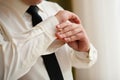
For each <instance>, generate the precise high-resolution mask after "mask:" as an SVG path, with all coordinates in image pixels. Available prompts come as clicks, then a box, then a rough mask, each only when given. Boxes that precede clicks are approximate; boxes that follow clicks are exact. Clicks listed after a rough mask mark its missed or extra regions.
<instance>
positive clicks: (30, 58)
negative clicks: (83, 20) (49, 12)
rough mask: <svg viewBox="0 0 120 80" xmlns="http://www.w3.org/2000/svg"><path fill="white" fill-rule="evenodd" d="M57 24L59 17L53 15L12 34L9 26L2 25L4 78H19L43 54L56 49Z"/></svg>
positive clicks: (1, 40) (0, 38) (0, 34)
mask: <svg viewBox="0 0 120 80" xmlns="http://www.w3.org/2000/svg"><path fill="white" fill-rule="evenodd" d="M57 24H58V20H57V18H56V17H55V16H51V17H49V18H48V19H46V20H45V21H43V22H41V23H40V24H38V25H37V26H36V27H34V28H32V29H30V30H26V31H24V32H21V33H19V32H18V33H14V32H13V34H12V35H11V33H12V32H10V31H9V29H8V28H6V27H5V26H2V25H1V26H0V28H1V33H0V53H1V54H2V57H3V59H2V62H3V64H4V79H3V80H17V79H18V78H19V77H21V76H22V75H24V74H25V73H27V72H28V71H29V70H30V68H31V67H32V66H33V65H34V64H35V62H36V61H37V59H38V58H39V57H40V56H41V55H45V54H49V53H51V52H54V50H56V48H55V47H54V49H53V48H52V45H51V44H52V43H53V42H54V41H55V40H56V37H55V32H56V25H57ZM8 26H9V25H8ZM8 26H7V27H8ZM10 27H11V26H10ZM11 28H12V27H11ZM61 45H63V44H61ZM61 45H59V46H61ZM50 46H51V47H50Z"/></svg>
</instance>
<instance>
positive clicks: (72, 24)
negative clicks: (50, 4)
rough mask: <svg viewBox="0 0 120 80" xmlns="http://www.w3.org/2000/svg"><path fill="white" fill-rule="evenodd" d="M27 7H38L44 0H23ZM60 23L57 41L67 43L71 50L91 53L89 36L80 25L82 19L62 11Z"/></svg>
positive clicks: (59, 18)
mask: <svg viewBox="0 0 120 80" xmlns="http://www.w3.org/2000/svg"><path fill="white" fill-rule="evenodd" d="M22 1H23V2H24V3H25V4H27V5H36V4H38V3H41V2H42V1H43V0H22ZM55 16H56V18H57V19H58V21H59V23H60V24H58V25H57V26H56V29H57V31H56V34H55V35H56V37H57V39H59V40H61V41H63V42H65V43H67V44H68V45H69V46H70V47H71V48H73V49H75V50H77V51H82V52H89V48H90V42H89V39H88V36H87V34H86V32H85V30H84V28H83V26H82V25H81V23H80V19H79V17H78V16H77V15H75V14H74V13H72V12H69V11H66V10H61V11H59V12H58V13H57V14H56V15H55Z"/></svg>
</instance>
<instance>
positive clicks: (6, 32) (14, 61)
mask: <svg viewBox="0 0 120 80" xmlns="http://www.w3.org/2000/svg"><path fill="white" fill-rule="evenodd" d="M37 6H38V7H39V14H40V15H41V17H42V19H43V21H42V22H41V23H39V24H37V25H36V26H35V27H32V22H31V15H29V14H27V13H26V10H27V9H28V7H29V6H28V5H25V4H24V3H22V2H21V1H20V0H12V1H11V0H8V1H1V2H0V65H1V67H0V80H49V76H48V74H47V71H46V69H45V66H44V64H43V60H42V58H41V55H46V54H51V53H53V52H55V54H56V57H57V59H58V62H59V64H60V67H61V71H62V74H63V77H64V80H73V76H72V70H71V69H72V67H75V68H78V69H81V68H88V67H90V66H91V65H93V64H94V63H95V62H96V59H97V51H96V49H95V48H94V47H93V46H92V44H91V45H90V51H89V53H85V52H78V51H75V50H73V49H72V48H70V47H69V46H68V45H67V44H65V43H63V42H61V41H59V40H57V39H56V37H55V32H56V25H57V24H59V21H58V20H57V18H56V17H55V16H54V15H55V14H56V13H57V12H58V11H59V10H63V9H62V8H61V7H60V6H59V5H57V4H56V3H53V2H48V1H43V2H42V3H40V4H38V5H37Z"/></svg>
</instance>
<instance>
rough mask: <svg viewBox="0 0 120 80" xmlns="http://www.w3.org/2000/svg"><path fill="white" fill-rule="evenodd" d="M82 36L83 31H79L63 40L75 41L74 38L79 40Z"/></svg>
mask: <svg viewBox="0 0 120 80" xmlns="http://www.w3.org/2000/svg"><path fill="white" fill-rule="evenodd" d="M82 38H83V33H82V32H80V33H78V34H76V35H74V36H70V37H67V38H64V41H65V42H72V41H76V40H80V39H82Z"/></svg>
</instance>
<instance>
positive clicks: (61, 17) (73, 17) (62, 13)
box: [55, 10, 80, 24]
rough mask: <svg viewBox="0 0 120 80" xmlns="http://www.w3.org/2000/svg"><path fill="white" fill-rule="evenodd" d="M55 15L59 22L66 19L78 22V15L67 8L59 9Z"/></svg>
mask: <svg viewBox="0 0 120 80" xmlns="http://www.w3.org/2000/svg"><path fill="white" fill-rule="evenodd" d="M55 16H56V18H57V19H58V21H59V23H60V24H61V23H63V22H66V21H70V22H72V23H76V24H79V23H80V19H79V17H78V16H77V15H76V14H74V13H72V12H70V11H67V10H60V11H59V12H58V13H57V14H56V15H55Z"/></svg>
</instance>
